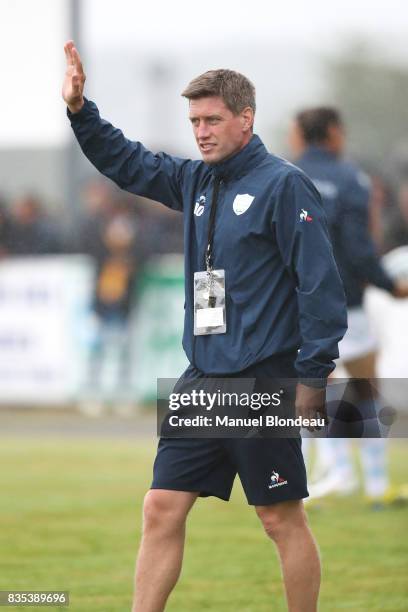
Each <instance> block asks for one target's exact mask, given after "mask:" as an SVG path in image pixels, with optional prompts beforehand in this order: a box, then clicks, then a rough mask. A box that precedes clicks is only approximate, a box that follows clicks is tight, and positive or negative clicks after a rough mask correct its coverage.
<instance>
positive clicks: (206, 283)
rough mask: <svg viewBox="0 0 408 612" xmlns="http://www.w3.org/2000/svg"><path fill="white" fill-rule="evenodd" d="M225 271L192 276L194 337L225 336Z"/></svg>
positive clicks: (210, 270)
mask: <svg viewBox="0 0 408 612" xmlns="http://www.w3.org/2000/svg"><path fill="white" fill-rule="evenodd" d="M226 331H227V325H226V316H225V270H212V269H210V268H209V269H207V270H206V271H205V272H195V274H194V335H195V336H206V335H209V334H225V332H226Z"/></svg>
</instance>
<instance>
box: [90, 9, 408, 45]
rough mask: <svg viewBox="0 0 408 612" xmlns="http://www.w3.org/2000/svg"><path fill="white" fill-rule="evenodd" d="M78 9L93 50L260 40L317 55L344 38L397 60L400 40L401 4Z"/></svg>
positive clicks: (406, 18) (406, 19) (405, 31)
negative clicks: (383, 46) (374, 45)
mask: <svg viewBox="0 0 408 612" xmlns="http://www.w3.org/2000/svg"><path fill="white" fill-rule="evenodd" d="M81 5H82V7H83V11H84V15H85V22H86V23H87V33H88V34H89V36H90V42H91V44H93V45H97V46H99V45H102V44H111V43H113V42H115V43H118V42H119V43H120V44H132V45H134V44H144V45H146V46H148V47H155V46H157V45H166V46H167V45H169V46H181V45H187V44H188V45H191V44H193V45H200V46H208V45H213V44H217V43H219V42H220V41H222V40H224V39H225V38H233V39H234V40H236V41H240V40H242V43H243V44H244V43H245V42H246V41H251V40H259V39H262V38H264V39H268V40H270V39H273V40H274V41H276V42H279V41H284V42H285V43H287V42H288V41H290V40H293V41H295V42H302V43H304V44H306V45H308V46H310V47H313V48H316V49H320V50H321V49H324V48H330V47H333V46H334V45H336V44H337V43H338V41H339V40H341V39H343V38H344V37H349V36H355V35H368V36H370V37H372V38H373V39H381V40H382V41H386V42H388V46H389V47H391V48H392V49H391V50H395V51H396V52H397V53H398V52H399V51H401V52H403V45H404V46H405V43H406V40H407V36H408V3H407V1H406V0H387V1H384V0H382V1H381V2H380V1H378V0H286V2H285V1H282V0H251V1H250V2H240V1H239V0H235V1H234V0H204V1H201V2H192V1H191V0H176V1H173V2H170V1H166V0H154V1H150V2H149V1H139V2H135V0H115V1H114V2H112V1H111V0H82V1H81ZM403 36H404V38H405V40H404V41H403V40H402V37H403ZM391 43H392V44H391ZM396 46H397V47H400V48H399V49H398V48H397V49H395V47H396ZM247 51H248V52H250V48H248V49H247Z"/></svg>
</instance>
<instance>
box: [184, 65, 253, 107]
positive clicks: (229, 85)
mask: <svg viewBox="0 0 408 612" xmlns="http://www.w3.org/2000/svg"><path fill="white" fill-rule="evenodd" d="M181 95H182V96H184V98H187V99H188V100H197V99H198V98H206V97H208V96H219V97H220V98H222V100H223V101H224V104H225V106H226V107H227V108H228V109H229V110H230V111H231V112H232V113H233V114H234V115H239V113H240V112H241V111H243V110H244V108H247V107H248V106H249V107H250V108H252V110H253V111H254V113H255V110H256V104H255V87H254V85H253V84H252V83H251V81H250V80H249V79H247V77H246V76H244V75H243V74H240V73H239V72H235V71H234V70H226V69H219V70H208V71H207V72H204V74H200V76H198V77H196V78H195V79H193V80H192V81H190V83H189V84H188V85H187V87H186V88H185V89H184V91H183V92H182V94H181Z"/></svg>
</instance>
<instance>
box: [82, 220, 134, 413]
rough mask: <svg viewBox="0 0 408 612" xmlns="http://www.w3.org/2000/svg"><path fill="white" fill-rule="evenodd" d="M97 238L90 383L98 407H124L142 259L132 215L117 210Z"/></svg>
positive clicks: (128, 396) (127, 399) (128, 382)
mask: <svg viewBox="0 0 408 612" xmlns="http://www.w3.org/2000/svg"><path fill="white" fill-rule="evenodd" d="M101 238H102V246H103V249H104V250H103V253H102V254H101V256H100V257H99V260H98V265H97V273H96V286H95V298H94V312H95V315H96V330H95V331H96V334H95V337H94V342H93V346H92V351H91V363H90V378H89V382H88V385H89V392H90V393H91V397H92V398H93V399H94V400H96V401H97V402H98V404H99V408H102V407H103V405H104V403H106V402H108V403H109V402H112V405H116V402H115V401H114V400H115V399H119V400H120V401H121V403H119V404H118V406H122V407H123V406H126V402H127V401H129V399H130V371H129V363H130V359H129V340H130V330H129V320H130V314H131V310H132V306H133V304H134V298H135V291H136V278H137V274H138V271H139V265H140V260H141V258H140V257H139V256H138V254H137V240H138V227H137V223H136V219H135V217H134V216H133V215H129V214H126V213H125V212H123V211H121V210H120V208H118V210H117V211H116V213H115V214H113V215H112V216H111V218H110V219H109V220H107V222H106V224H105V226H104V228H103V231H102V236H101Z"/></svg>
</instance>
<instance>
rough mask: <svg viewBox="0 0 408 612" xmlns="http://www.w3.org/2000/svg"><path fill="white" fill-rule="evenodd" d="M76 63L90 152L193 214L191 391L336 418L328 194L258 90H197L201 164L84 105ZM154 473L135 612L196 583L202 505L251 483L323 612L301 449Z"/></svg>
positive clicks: (338, 288)
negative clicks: (262, 113) (330, 397)
mask: <svg viewBox="0 0 408 612" xmlns="http://www.w3.org/2000/svg"><path fill="white" fill-rule="evenodd" d="M65 53H66V57H67V72H66V77H65V81H64V85H63V97H64V100H65V101H66V103H67V105H68V116H69V118H70V121H71V125H72V128H73V130H74V133H75V136H76V138H77V139H78V142H79V144H80V146H81V148H82V150H83V152H84V153H85V155H86V156H87V157H88V159H89V160H90V161H91V162H92V163H93V164H94V165H95V166H96V168H98V169H99V170H100V172H102V173H103V174H104V175H105V176H107V177H109V178H111V179H112V180H113V181H115V182H116V183H117V184H118V185H119V186H120V187H121V188H123V189H126V190H127V191H130V192H131V193H135V194H138V195H141V196H145V197H148V198H151V199H153V200H158V201H160V202H162V203H163V204H164V205H165V206H168V207H170V208H172V209H174V210H178V211H180V212H182V213H183V214H184V228H185V233H184V236H185V299H186V307H185V325H184V336H183V346H184V349H185V351H186V354H187V356H188V359H189V361H190V366H189V368H188V369H187V371H186V372H185V373H184V375H183V377H182V379H181V380H184V379H195V380H200V379H201V380H204V379H209V378H215V377H220V376H223V377H234V378H241V377H242V378H250V379H255V380H260V379H262V380H264V379H265V378H275V379H283V378H285V379H294V378H296V379H298V381H299V382H298V384H297V387H296V402H295V403H296V411H297V414H298V415H299V416H302V417H312V418H313V417H316V415H318V414H320V415H323V416H324V415H325V404H324V402H325V385H326V380H327V377H328V375H329V373H330V372H331V371H332V369H333V367H334V365H333V360H334V359H335V358H337V356H338V351H337V344H338V342H339V340H340V339H341V338H342V336H343V334H344V332H345V329H346V311H345V300H344V293H343V288H342V284H341V281H340V278H339V275H338V272H337V268H336V265H335V262H334V259H333V254H332V250H331V245H330V241H329V239H328V234H327V230H326V224H325V219H324V214H323V211H322V207H321V202H320V198H319V195H318V193H317V191H316V189H315V188H314V186H313V185H312V183H311V182H310V181H309V179H308V178H307V177H306V176H305V175H304V174H303V172H302V171H300V170H299V169H297V168H296V167H295V166H293V165H291V164H289V163H288V162H286V161H285V160H281V159H279V158H277V157H275V156H273V155H271V154H270V153H268V151H267V150H266V148H265V147H264V145H263V143H262V142H261V140H260V138H259V137H258V136H256V135H255V134H254V133H253V122H254V114H255V89H254V87H253V85H252V83H251V82H250V81H249V80H248V79H247V78H246V77H244V76H243V75H242V74H240V73H237V72H234V71H231V70H211V71H208V72H206V73H205V74H202V75H200V76H199V77H197V78H195V79H194V80H193V81H191V82H190V84H189V85H188V86H187V88H186V89H185V90H184V92H183V94H182V95H183V96H184V97H185V98H187V99H188V100H189V118H190V121H191V124H192V128H193V133H194V136H195V139H196V142H197V145H198V148H199V150H200V153H201V156H202V161H201V160H200V161H191V160H187V159H179V158H176V157H172V156H169V155H166V154H165V153H159V154H156V155H155V154H153V153H152V152H150V151H148V150H147V149H146V148H145V147H144V146H143V145H142V144H141V143H139V142H131V141H129V140H127V139H126V138H125V137H124V135H123V134H122V132H121V131H120V130H118V129H116V128H114V127H113V126H112V125H111V124H110V123H108V122H107V121H105V120H103V119H101V118H100V116H99V112H98V109H97V107H96V106H95V104H94V103H92V102H90V101H88V100H86V99H85V98H84V97H83V87H84V82H85V75H84V72H83V69H82V65H81V61H80V57H79V54H78V52H77V50H76V49H75V46H74V44H73V42H72V41H70V42H68V43H67V44H66V45H65ZM200 287H204V290H203V291H202V292H200V291H201V289H200ZM214 287H216V290H215V289H214ZM195 292H196V294H195ZM153 471H154V475H153V483H152V486H151V490H150V491H149V492H148V493H147V495H146V498H145V502H144V524H143V536H142V542H141V545H140V550H139V555H138V560H137V566H136V588H135V598H134V604H133V612H160V611H161V610H163V609H164V607H165V605H166V601H167V598H168V596H169V594H170V592H171V590H172V589H173V587H174V586H175V584H176V582H177V579H178V577H179V574H180V570H181V564H182V557H183V548H184V535H185V523H186V518H187V515H188V512H189V510H190V509H191V507H192V506H193V504H194V502H195V501H196V499H197V497H198V496H201V497H206V496H210V495H213V496H217V497H219V498H221V499H224V500H228V499H229V496H230V493H231V489H232V485H233V481H234V478H235V476H236V474H237V473H238V475H239V477H240V480H241V483H242V486H243V488H244V491H245V494H246V497H247V499H248V503H249V504H250V505H253V506H254V507H255V510H256V512H257V514H258V516H259V518H260V520H261V521H262V524H263V526H264V528H265V531H266V533H267V535H268V536H269V537H270V538H272V540H273V541H274V542H275V544H276V546H277V549H278V552H279V556H280V561H281V565H282V571H283V577H284V583H285V589H286V596H287V603H288V609H289V611H290V612H315V611H316V609H317V599H318V592H319V585H320V562H319V555H318V551H317V547H316V544H315V541H314V539H313V536H312V534H311V532H310V529H309V527H308V524H307V520H306V516H305V512H304V509H303V502H302V499H303V498H304V497H307V495H308V493H307V487H306V472H305V467H304V463H303V458H302V453H301V442H300V437H292V438H279V437H277V438H274V439H273V440H271V439H268V438H262V437H257V438H222V439H220V438H204V439H203V438H169V437H167V438H163V437H162V438H161V439H160V441H159V446H158V452H157V456H156V460H155V464H154V470H153ZM274 473H276V474H278V475H279V477H278V482H274V481H273V480H271V477H272V475H273V474H274ZM271 483H273V486H271Z"/></svg>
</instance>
